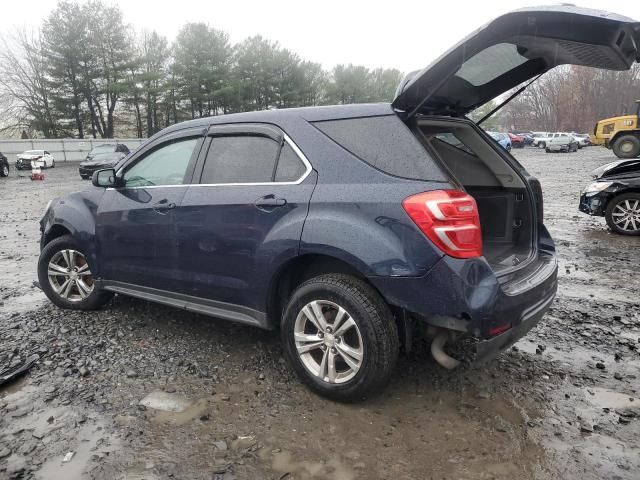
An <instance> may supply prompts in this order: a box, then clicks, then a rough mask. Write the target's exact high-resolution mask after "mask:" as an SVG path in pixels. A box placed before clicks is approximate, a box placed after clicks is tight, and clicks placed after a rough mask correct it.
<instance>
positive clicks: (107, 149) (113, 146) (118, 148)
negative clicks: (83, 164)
mask: <svg viewBox="0 0 640 480" xmlns="http://www.w3.org/2000/svg"><path fill="white" fill-rule="evenodd" d="M116 152H117V153H124V154H125V155H129V153H131V151H130V150H129V147H127V146H126V145H125V144H124V143H103V144H102V145H97V146H95V147H93V148H92V149H91V151H90V152H89V153H87V157H86V158H85V161H91V160H92V159H93V157H95V156H96V155H102V154H105V153H116Z"/></svg>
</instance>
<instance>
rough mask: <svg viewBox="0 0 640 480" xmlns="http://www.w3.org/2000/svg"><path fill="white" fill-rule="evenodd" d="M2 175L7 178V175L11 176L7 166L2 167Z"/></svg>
mask: <svg viewBox="0 0 640 480" xmlns="http://www.w3.org/2000/svg"><path fill="white" fill-rule="evenodd" d="M2 174H3V175H4V176H5V177H6V176H7V175H9V169H8V168H7V166H6V165H3V166H2Z"/></svg>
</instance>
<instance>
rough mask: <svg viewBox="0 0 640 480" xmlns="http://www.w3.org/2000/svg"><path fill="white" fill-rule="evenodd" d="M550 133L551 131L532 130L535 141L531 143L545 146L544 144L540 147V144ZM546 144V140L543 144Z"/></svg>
mask: <svg viewBox="0 0 640 480" xmlns="http://www.w3.org/2000/svg"><path fill="white" fill-rule="evenodd" d="M549 135H550V134H549V132H532V133H531V136H532V137H533V141H532V142H531V145H533V146H534V147H539V148H544V146H543V147H540V145H539V144H540V142H541V141H542V142H545V139H546V138H547V137H549ZM544 144H546V142H545V143H543V145H544Z"/></svg>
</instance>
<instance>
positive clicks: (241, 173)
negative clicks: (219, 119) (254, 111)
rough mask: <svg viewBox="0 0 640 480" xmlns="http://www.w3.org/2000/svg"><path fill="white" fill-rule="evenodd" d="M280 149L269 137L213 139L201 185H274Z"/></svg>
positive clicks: (244, 136)
mask: <svg viewBox="0 0 640 480" xmlns="http://www.w3.org/2000/svg"><path fill="white" fill-rule="evenodd" d="M278 150H279V145H278V143H277V142H275V141H274V140H272V139H270V138H268V137H258V136H246V135H243V136H228V137H213V138H212V139H211V146H210V147H209V151H208V152H207V159H206V161H205V164H204V169H203V171H202V177H201V178H200V183H263V182H270V181H271V178H272V176H273V169H274V167H275V164H276V157H277V155H278Z"/></svg>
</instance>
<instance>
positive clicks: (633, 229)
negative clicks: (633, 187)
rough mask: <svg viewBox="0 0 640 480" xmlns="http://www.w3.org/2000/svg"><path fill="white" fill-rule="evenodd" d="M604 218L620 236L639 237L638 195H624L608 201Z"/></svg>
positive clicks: (639, 210) (639, 211)
mask: <svg viewBox="0 0 640 480" xmlns="http://www.w3.org/2000/svg"><path fill="white" fill-rule="evenodd" d="M605 218H606V220H607V225H609V228H611V230H613V231H614V232H616V233H620V234H622V235H640V193H625V194H623V195H619V196H617V197H615V198H613V199H611V200H610V201H609V204H608V205H607V210H606V212H605Z"/></svg>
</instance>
